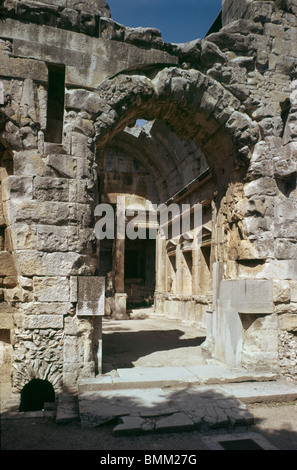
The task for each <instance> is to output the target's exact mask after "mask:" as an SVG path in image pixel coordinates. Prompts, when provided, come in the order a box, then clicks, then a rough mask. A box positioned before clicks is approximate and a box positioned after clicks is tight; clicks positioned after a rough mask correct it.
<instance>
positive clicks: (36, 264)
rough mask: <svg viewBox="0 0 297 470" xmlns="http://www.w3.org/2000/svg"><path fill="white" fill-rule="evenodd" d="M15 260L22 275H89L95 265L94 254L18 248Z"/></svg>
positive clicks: (91, 273) (94, 268)
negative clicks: (44, 251)
mask: <svg viewBox="0 0 297 470" xmlns="http://www.w3.org/2000/svg"><path fill="white" fill-rule="evenodd" d="M17 261H18V266H19V274H20V275H23V276H70V275H73V276H75V275H82V276H84V275H86V276H88V275H90V276H91V275H93V273H94V272H95V270H96V265H97V263H96V257H95V256H94V257H93V256H84V255H79V254H77V253H42V252H38V251H33V250H26V251H24V250H20V251H19V252H18V253H17ZM0 275H1V274H0Z"/></svg>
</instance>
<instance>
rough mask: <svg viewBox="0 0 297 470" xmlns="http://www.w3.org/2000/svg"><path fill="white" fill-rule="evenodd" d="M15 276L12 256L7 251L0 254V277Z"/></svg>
mask: <svg viewBox="0 0 297 470" xmlns="http://www.w3.org/2000/svg"><path fill="white" fill-rule="evenodd" d="M16 274H17V271H16V267H15V260H14V257H13V255H12V254H11V253H9V252H7V251H2V252H0V276H15V275H16Z"/></svg>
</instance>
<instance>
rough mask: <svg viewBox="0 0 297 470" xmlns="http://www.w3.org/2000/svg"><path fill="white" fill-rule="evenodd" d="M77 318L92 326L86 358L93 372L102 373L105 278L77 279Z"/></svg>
mask: <svg viewBox="0 0 297 470" xmlns="http://www.w3.org/2000/svg"><path fill="white" fill-rule="evenodd" d="M77 279H78V289H77V317H78V318H81V317H83V318H87V319H89V320H90V323H91V326H92V338H91V341H88V342H86V343H85V345H84V346H85V347H86V348H88V349H90V351H89V354H88V357H90V358H91V360H92V361H93V362H94V364H95V370H97V372H98V373H99V374H101V373H102V317H103V315H104V311H105V278H104V277H95V276H83V277H78V278H77Z"/></svg>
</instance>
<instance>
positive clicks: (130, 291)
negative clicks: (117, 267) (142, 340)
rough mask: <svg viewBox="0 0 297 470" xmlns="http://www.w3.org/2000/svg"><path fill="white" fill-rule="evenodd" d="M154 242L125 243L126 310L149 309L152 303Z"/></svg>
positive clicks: (154, 263) (135, 241)
mask: <svg viewBox="0 0 297 470" xmlns="http://www.w3.org/2000/svg"><path fill="white" fill-rule="evenodd" d="M155 272H156V240H153V239H145V240H141V239H137V240H129V239H127V238H126V241H125V274H124V279H125V292H126V293H127V295H128V298H127V308H128V309H131V308H137V307H150V306H151V305H152V304H153V302H154V293H155Z"/></svg>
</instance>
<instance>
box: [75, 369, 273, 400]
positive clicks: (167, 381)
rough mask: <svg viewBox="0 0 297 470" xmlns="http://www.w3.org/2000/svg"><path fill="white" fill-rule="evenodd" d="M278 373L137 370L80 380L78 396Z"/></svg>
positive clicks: (263, 377)
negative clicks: (105, 391) (89, 392)
mask: <svg viewBox="0 0 297 470" xmlns="http://www.w3.org/2000/svg"><path fill="white" fill-rule="evenodd" d="M277 378H278V376H277V375H276V374H274V373H269V372H268V373H255V372H253V373H249V372H248V371H246V370H244V369H231V368H228V367H225V366H223V365H216V364H215V365H198V366H189V367H144V368H141V367H135V368H131V369H117V370H116V371H113V372H112V373H108V374H104V375H100V376H97V377H95V378H88V379H80V380H79V381H78V393H79V394H80V393H82V392H87V391H96V390H97V391H99V390H120V389H129V388H138V389H139V388H153V387H179V386H185V385H193V384H196V385H209V384H220V383H237V382H249V381H261V382H263V381H271V380H276V379H277Z"/></svg>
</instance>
